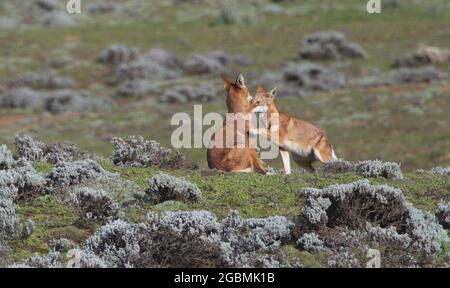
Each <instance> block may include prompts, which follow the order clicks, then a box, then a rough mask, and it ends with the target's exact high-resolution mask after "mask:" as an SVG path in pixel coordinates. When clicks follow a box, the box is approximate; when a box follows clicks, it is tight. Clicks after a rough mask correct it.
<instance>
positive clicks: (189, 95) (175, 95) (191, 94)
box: [159, 83, 219, 103]
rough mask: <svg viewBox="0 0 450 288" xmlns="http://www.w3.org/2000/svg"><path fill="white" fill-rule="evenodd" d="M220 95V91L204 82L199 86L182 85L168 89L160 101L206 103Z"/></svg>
mask: <svg viewBox="0 0 450 288" xmlns="http://www.w3.org/2000/svg"><path fill="white" fill-rule="evenodd" d="M218 95H219V91H218V90H217V89H215V88H214V86H212V85H209V84H208V83H202V84H200V85H199V86H198V87H193V86H189V85H182V86H176V87H174V88H170V89H167V90H166V91H165V92H164V93H163V94H162V95H161V97H160V98H159V101H160V102H165V103H188V102H201V103H205V102H212V101H216V100H217V98H218Z"/></svg>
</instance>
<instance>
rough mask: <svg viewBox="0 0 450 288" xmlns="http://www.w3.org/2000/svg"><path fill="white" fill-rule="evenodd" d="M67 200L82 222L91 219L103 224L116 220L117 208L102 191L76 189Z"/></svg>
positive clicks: (84, 188) (85, 188)
mask: <svg viewBox="0 0 450 288" xmlns="http://www.w3.org/2000/svg"><path fill="white" fill-rule="evenodd" d="M69 199H70V202H71V203H72V204H73V205H74V206H75V207H76V209H77V210H78V212H79V217H80V218H81V219H82V220H83V221H88V220H91V219H93V220H98V221H102V222H105V221H107V220H111V219H114V218H117V215H118V209H119V207H118V205H117V204H116V203H115V201H114V200H113V199H112V198H111V197H110V196H109V195H108V194H107V193H106V192H105V191H103V190H96V189H92V188H89V187H77V188H75V189H74V191H73V192H71V193H70V195H69Z"/></svg>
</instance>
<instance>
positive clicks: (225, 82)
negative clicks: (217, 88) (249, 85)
mask: <svg viewBox="0 0 450 288" xmlns="http://www.w3.org/2000/svg"><path fill="white" fill-rule="evenodd" d="M220 78H222V80H223V84H224V86H223V87H224V88H225V89H226V90H228V88H230V86H231V84H232V83H231V81H230V80H229V79H228V77H227V76H226V75H225V74H221V75H220Z"/></svg>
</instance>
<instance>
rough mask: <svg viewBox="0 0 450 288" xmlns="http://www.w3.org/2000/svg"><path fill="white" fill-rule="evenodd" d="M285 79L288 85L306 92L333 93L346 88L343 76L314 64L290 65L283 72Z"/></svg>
mask: <svg viewBox="0 0 450 288" xmlns="http://www.w3.org/2000/svg"><path fill="white" fill-rule="evenodd" d="M283 77H284V80H285V81H286V82H287V83H291V84H294V85H296V86H297V87H298V88H300V89H301V90H305V91H333V90H337V89H341V88H343V87H344V86H345V79H344V77H343V76H342V75H341V74H339V73H337V72H336V71H334V70H331V69H327V68H325V67H323V66H320V65H317V64H313V63H301V64H294V63H289V64H288V65H287V66H286V67H285V68H284V70H283Z"/></svg>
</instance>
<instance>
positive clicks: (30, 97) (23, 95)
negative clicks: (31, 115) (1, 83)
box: [0, 87, 45, 109]
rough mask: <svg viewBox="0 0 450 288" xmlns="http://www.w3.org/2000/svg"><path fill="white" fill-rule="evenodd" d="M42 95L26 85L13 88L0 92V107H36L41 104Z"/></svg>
mask: <svg viewBox="0 0 450 288" xmlns="http://www.w3.org/2000/svg"><path fill="white" fill-rule="evenodd" d="M44 97H45V96H44V95H43V94H42V93H40V92H37V91H34V90H32V89H30V88H27V87H19V88H13V89H11V90H7V91H5V92H3V93H2V94H0V108H24V109H33V108H38V107H41V106H42V104H43V101H44Z"/></svg>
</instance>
